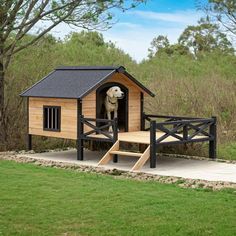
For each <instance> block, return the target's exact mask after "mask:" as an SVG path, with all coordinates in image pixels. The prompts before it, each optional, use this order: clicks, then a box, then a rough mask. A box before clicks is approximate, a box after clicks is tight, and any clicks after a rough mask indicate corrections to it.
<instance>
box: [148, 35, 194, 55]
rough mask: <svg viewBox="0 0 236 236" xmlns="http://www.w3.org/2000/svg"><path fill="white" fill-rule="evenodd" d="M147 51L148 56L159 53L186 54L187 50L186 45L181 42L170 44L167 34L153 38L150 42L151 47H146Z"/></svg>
mask: <svg viewBox="0 0 236 236" xmlns="http://www.w3.org/2000/svg"><path fill="white" fill-rule="evenodd" d="M148 51H149V55H148V57H149V58H152V57H154V56H158V55H161V54H167V55H169V56H172V55H174V54H176V55H188V54H189V50H188V48H187V47H186V46H184V45H181V44H172V45H171V44H170V42H169V40H168V38H167V36H163V35H159V36H157V37H156V38H154V39H153V40H152V42H151V47H150V48H149V49H148Z"/></svg>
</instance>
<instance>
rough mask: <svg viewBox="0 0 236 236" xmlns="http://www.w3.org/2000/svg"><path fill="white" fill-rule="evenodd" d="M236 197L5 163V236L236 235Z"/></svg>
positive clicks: (1, 203) (1, 204) (1, 209)
mask: <svg viewBox="0 0 236 236" xmlns="http://www.w3.org/2000/svg"><path fill="white" fill-rule="evenodd" d="M235 222H236V195H235V191H229V190H228V191H220V192H213V191H206V190H205V191H204V190H194V189H182V188H179V187H177V186H175V185H165V184H160V183H157V182H140V181H134V180H125V179H115V178H114V177H112V176H102V175H96V174H89V173H80V172H76V171H70V170H60V169H53V168H44V167H37V166H33V165H30V164H19V163H14V162H9V161H0V235H4V236H5V235H24V236H26V235H40V236H42V235H47V236H48V235H96V236H97V235H99V236H100V235H129V236H130V235H181V236H182V235H214V236H215V235H224V236H225V235H236V224H235Z"/></svg>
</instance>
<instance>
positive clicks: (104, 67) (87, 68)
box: [55, 66, 124, 70]
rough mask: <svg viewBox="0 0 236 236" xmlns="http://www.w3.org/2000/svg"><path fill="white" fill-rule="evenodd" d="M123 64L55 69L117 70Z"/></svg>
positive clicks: (58, 68)
mask: <svg viewBox="0 0 236 236" xmlns="http://www.w3.org/2000/svg"><path fill="white" fill-rule="evenodd" d="M120 68H124V67H123V66H59V67H57V68H56V69H55V70H119V69H120Z"/></svg>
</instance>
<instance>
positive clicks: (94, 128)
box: [80, 115, 118, 143]
mask: <svg viewBox="0 0 236 236" xmlns="http://www.w3.org/2000/svg"><path fill="white" fill-rule="evenodd" d="M80 123H81V127H82V129H81V131H82V132H81V133H80V138H81V139H83V140H97V141H106V142H113V143H114V142H116V140H117V138H118V125H117V118H115V119H113V120H108V119H97V118H85V117H84V116H83V115H81V116H80ZM84 126H87V127H89V131H86V132H84ZM110 126H111V127H112V132H109V131H108V130H109V127H110ZM94 134H102V135H103V137H99V138H98V137H96V136H95V135H94ZM93 135H94V136H93Z"/></svg>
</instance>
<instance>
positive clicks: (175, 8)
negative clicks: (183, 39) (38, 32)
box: [52, 0, 203, 62]
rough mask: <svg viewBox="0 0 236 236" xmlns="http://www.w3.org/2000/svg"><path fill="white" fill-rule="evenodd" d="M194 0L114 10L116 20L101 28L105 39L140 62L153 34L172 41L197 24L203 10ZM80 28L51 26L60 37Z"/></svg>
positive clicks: (152, 1)
mask: <svg viewBox="0 0 236 236" xmlns="http://www.w3.org/2000/svg"><path fill="white" fill-rule="evenodd" d="M196 2H197V1H196V0H147V3H146V4H141V5H139V6H138V7H136V8H134V9H131V10H128V11H126V12H125V13H123V12H121V11H118V10H116V11H114V14H115V19H116V20H117V23H116V24H115V25H113V27H112V28H111V29H109V30H107V31H103V32H101V33H102V34H103V36H104V39H105V41H112V42H114V43H115V44H116V46H117V47H118V48H120V49H122V50H123V51H125V52H126V53H128V54H129V55H130V56H131V57H132V58H133V59H135V60H136V61H138V62H140V61H141V60H143V59H144V58H146V57H147V55H148V48H149V47H150V43H151V41H152V39H153V38H154V37H157V36H158V35H165V36H167V37H168V39H169V40H170V42H171V43H175V42H177V39H178V37H179V35H180V34H181V33H182V32H183V30H184V29H185V28H186V27H187V26H188V25H194V24H197V21H198V20H199V19H200V18H201V16H202V14H203V13H202V12H199V11H197V10H196ZM71 31H80V29H75V28H71V27H69V26H67V25H64V24H61V25H59V26H58V27H57V28H55V29H54V30H53V32H52V33H53V34H54V35H55V36H58V37H60V38H63V37H64V36H65V35H67V34H69V33H70V32H71Z"/></svg>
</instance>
